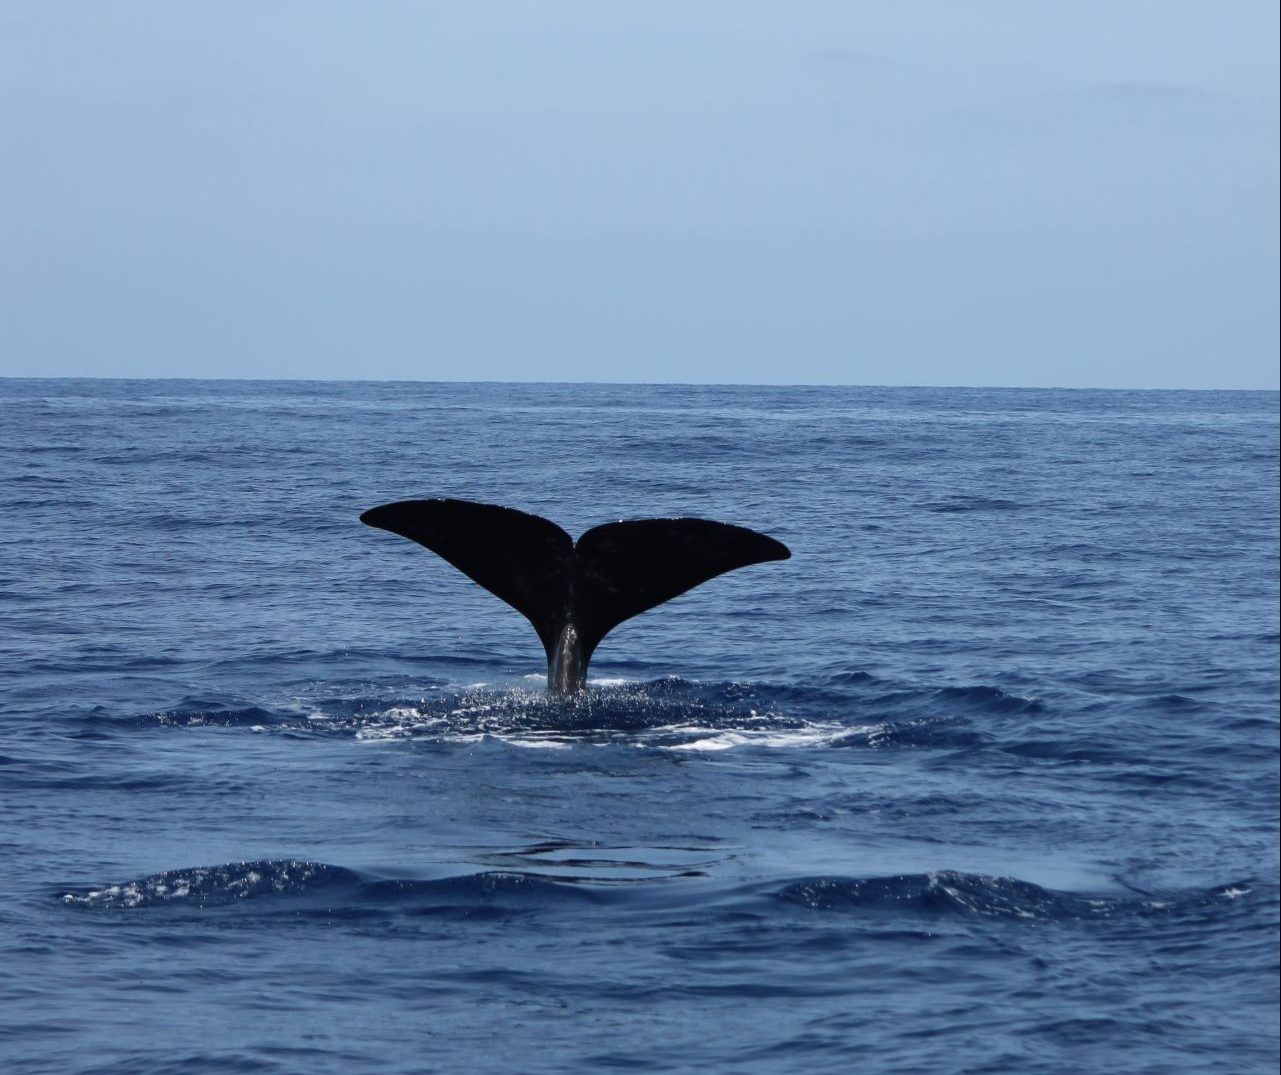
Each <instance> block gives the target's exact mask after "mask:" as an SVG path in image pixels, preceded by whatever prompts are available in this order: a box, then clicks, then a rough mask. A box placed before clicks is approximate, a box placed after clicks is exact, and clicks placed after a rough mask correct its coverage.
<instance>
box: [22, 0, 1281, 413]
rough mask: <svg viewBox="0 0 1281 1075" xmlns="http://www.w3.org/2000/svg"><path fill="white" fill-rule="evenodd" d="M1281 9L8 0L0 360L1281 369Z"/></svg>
mask: <svg viewBox="0 0 1281 1075" xmlns="http://www.w3.org/2000/svg"><path fill="white" fill-rule="evenodd" d="M1277 21H1278V16H1277V5H1276V3H1275V2H1271V0H1270V2H1264V0H1258V2H1254V0H1226V2H1224V3H1217V4H1208V3H1205V2H1203V0H1197V2H1194V3H1187V2H1180V0H1159V2H1143V3H1140V2H1126V0H1112V2H1103V3H1099V2H1093V0H1085V2H1081V0H1078V2H1074V3H1072V4H1063V3H1050V2H1048V0H1047V2H1034V0H999V2H998V0H968V2H961V0H946V2H944V0H919V2H904V0H895V2H885V3H877V2H860V3H849V2H827V3H820V2H813V0H794V2H790V3H787V4H779V3H776V2H768V3H757V2H753V0H734V2H697V0H696V2H691V0H679V2H666V0H646V2H645V3H621V2H610V0H582V2H560V0H548V2H546V3H529V2H526V0H514V2H502V0H494V2H483V0H468V2H461V0H460V2H457V3H431V2H427V0H415V2H408V0H403V2H402V0H377V2H364V3H356V2H350V3H325V2H309V0H293V2H270V0H252V2H239V0H222V2H219V3H217V4H175V3H172V2H168V0H156V2H150V3H142V2H137V0H113V2H112V3H102V2H101V0H91V2H73V0H60V2H57V3H48V2H46V0H6V2H5V3H4V4H3V6H0V28H2V32H0V134H2V138H3V146H4V160H5V164H4V168H3V169H2V170H0V228H2V232H0V274H2V276H3V279H2V280H0V285H2V286H0V375H11V376H43V375H52V376H141V377H158V376H164V377H319V378H408V379H423V380H455V379H462V380H551V381H577V380H605V381H643V382H655V381H693V382H772V383H842V384H920V385H927V384H940V385H961V384H964V385H1045V386H1048V385H1064V386H1097V387H1184V388H1275V387H1276V386H1277V379H1278V373H1277V368H1278V367H1277V348H1278V336H1277V319H1278V300H1277V293H1278V269H1277V262H1278V239H1277V231H1278V208H1277V202H1278V134H1277V130H1278V128H1277V123H1278V103H1277V102H1278V97H1277V78H1278V62H1277V37H1278V26H1277Z"/></svg>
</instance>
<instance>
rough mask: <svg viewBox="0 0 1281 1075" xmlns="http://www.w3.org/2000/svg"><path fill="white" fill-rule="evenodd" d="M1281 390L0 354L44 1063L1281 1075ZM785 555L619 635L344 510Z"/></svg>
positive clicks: (13, 930) (3, 949) (34, 1018)
mask: <svg viewBox="0 0 1281 1075" xmlns="http://www.w3.org/2000/svg"><path fill="white" fill-rule="evenodd" d="M1277 410H1278V404H1277V396H1276V394H1275V393H1257V394H1256V393H1224V394H1217V393H1173V392H1143V393H1125V392H1109V393H1095V392H1056V391H970V390H966V391H958V390H909V389H898V390H882V389H830V388H791V389H774V388H687V387H604V386H600V387H585V386H503V385H453V386H443V385H428V384H400V385H392V384H307V383H260V384H250V383H199V382H168V383H167V382H91V381H15V380H9V381H0V608H2V609H3V620H2V621H0V622H2V626H0V632H2V633H0V722H2V723H0V822H2V828H0V1059H2V1060H3V1067H4V1070H5V1071H7V1072H13V1073H22V1072H53V1071H56V1072H119V1073H125V1072H128V1073H133V1072H141V1071H146V1072H184V1073H185V1072H205V1071H211V1072H223V1071H226V1072H349V1071H379V1072H428V1071H439V1072H456V1071H471V1070H480V1071H512V1072H516V1071H521V1072H561V1071H567V1070H605V1069H623V1070H634V1071H689V1070H713V1071H726V1072H729V1071H733V1072H796V1071H806V1072H848V1071H852V1070H858V1071H865V1072H929V1073H937V1072H954V1071H955V1072H960V1071H966V1072H1012V1073H1034V1072H1045V1073H1056V1075H1057V1073H1065V1072H1104V1071H1105V1072H1152V1073H1158V1072H1161V1073H1164V1072H1175V1071H1177V1072H1202V1071H1204V1072H1211V1071H1213V1072H1216V1073H1221V1072H1254V1071H1258V1072H1263V1071H1269V1072H1271V1071H1274V1070H1275V1064H1276V1059H1277V977H1276V975H1277V937H1278V932H1277V922H1278V884H1277V867H1278V855H1277V792H1278V780H1277V751H1278V723H1277V704H1278V668H1277V654H1278V634H1277V630H1278V627H1277V510H1278V505H1277V482H1278V444H1277V432H1278V423H1277ZM442 495H447V496H459V497H467V498H471V499H477V500H485V501H492V502H497V503H502V504H508V505H512V506H516V507H519V508H522V509H525V510H528V511H534V512H537V513H539V514H543V515H546V516H548V517H550V518H552V519H553V520H555V521H556V522H558V523H560V524H561V525H563V526H564V527H565V528H566V529H567V530H569V531H571V532H572V533H574V534H577V533H580V532H581V531H583V530H585V529H587V528H588V527H591V526H593V525H595V524H597V523H600V522H603V521H606V520H609V519H614V518H620V517H634V516H656V515H700V516H706V517H709V518H714V519H720V520H724V521H728V522H735V523H740V524H743V525H747V526H751V527H754V528H757V529H760V530H764V531H766V532H767V533H770V534H772V535H774V536H776V537H778V538H780V539H781V540H783V541H785V542H786V543H787V544H788V545H789V546H790V547H791V549H792V551H793V558H792V559H791V560H790V561H787V562H785V563H772V564H764V565H759V566H757V567H753V568H749V569H746V570H743V571H739V572H735V573H733V574H731V575H728V576H725V577H723V578H720V579H717V580H714V581H713V582H711V583H709V584H707V585H706V586H704V587H702V588H700V589H698V590H696V591H693V592H691V593H689V594H687V595H685V596H683V597H681V598H679V599H678V600H676V601H675V602H673V603H672V604H670V605H667V606H664V607H662V608H659V609H657V610H655V611H653V612H650V613H647V614H646V615H644V616H642V617H640V618H638V619H636V620H634V621H631V622H629V623H627V624H625V625H623V626H622V627H620V628H618V629H617V630H616V631H615V632H614V633H613V634H611V635H610V636H609V637H608V638H607V639H606V641H605V642H604V643H603V644H602V646H601V647H600V649H599V650H598V651H597V654H596V658H595V660H594V662H593V665H592V673H593V685H592V689H591V691H590V693H589V695H588V696H587V697H586V698H585V699H583V700H579V701H573V702H566V701H556V700H549V699H548V698H546V697H545V696H544V694H543V691H542V678H543V672H544V665H543V657H542V650H541V647H540V646H539V643H538V641H537V639H536V637H535V636H534V633H533V631H532V630H531V629H530V628H529V626H528V625H527V624H526V623H525V622H524V621H523V620H522V619H521V618H520V617H519V616H518V615H516V614H515V613H514V612H512V611H511V610H510V609H508V608H507V607H506V606H504V605H502V604H501V603H499V602H498V601H496V600H495V599H494V598H492V597H491V596H489V595H488V594H486V593H484V592H483V591H481V590H480V589H478V588H477V587H475V586H474V585H472V584H471V583H469V582H468V581H467V580H466V579H465V578H463V577H462V576H461V575H459V574H457V573H456V572H454V571H453V570H452V569H451V568H449V567H448V566H447V565H445V564H444V563H443V562H442V561H440V560H438V559H436V558H435V557H433V556H432V555H431V554H430V553H428V552H426V551H425V550H423V549H421V548H419V547H417V546H415V545H413V544H411V543H410V542H407V541H404V540H402V539H399V538H396V537H394V536H392V535H389V534H386V533H383V532H380V531H374V530H371V529H368V528H366V527H363V526H361V525H360V524H359V523H358V522H357V521H356V516H357V514H358V513H359V512H360V511H361V510H363V509H365V508H368V507H371V506H373V505H375V504H379V503H382V502H385V501H388V500H395V499H402V498H406V497H413V496H423V497H429V496H442Z"/></svg>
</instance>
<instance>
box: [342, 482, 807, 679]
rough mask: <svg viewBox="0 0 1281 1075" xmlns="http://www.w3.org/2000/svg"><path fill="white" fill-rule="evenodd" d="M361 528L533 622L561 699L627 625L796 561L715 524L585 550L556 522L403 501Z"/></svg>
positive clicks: (657, 531)
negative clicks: (416, 549)
mask: <svg viewBox="0 0 1281 1075" xmlns="http://www.w3.org/2000/svg"><path fill="white" fill-rule="evenodd" d="M360 521H361V522H363V523H367V524H368V525H369V526H375V527H378V528H379V529H382V530H389V531H391V532H392V533H393V534H400V535H401V536H402V537H407V538H409V539H410V540H411V541H416V542H418V544H420V545H423V546H426V547H427V548H429V549H431V551H432V552H434V553H436V554H437V555H438V556H440V557H442V558H443V559H445V560H447V561H449V563H451V564H453V565H454V567H456V568H458V570H459V571H461V572H462V573H463V574H464V575H466V576H467V577H468V578H470V579H471V580H472V581H473V582H475V583H477V584H478V585H480V586H483V587H484V588H485V589H486V590H488V591H489V592H490V593H492V594H493V595H494V596H495V597H498V598H500V599H501V600H503V601H505V602H506V603H507V604H509V605H511V607H512V608H514V609H515V610H516V611H517V612H519V613H520V614H521V615H523V616H524V617H525V618H526V619H527V620H529V622H530V623H531V624H533V626H534V630H535V631H537V632H538V638H539V640H540V641H541V642H542V644H543V649H544V650H545V651H546V654H547V685H548V687H549V689H551V690H553V691H556V692H558V693H570V692H573V691H576V690H579V689H581V688H582V687H583V686H584V684H585V683H586V676H587V664H588V662H589V661H590V660H591V657H592V653H593V651H594V650H595V649H596V647H597V646H598V645H599V644H600V641H601V639H603V638H604V637H605V635H607V634H608V633H609V632H610V631H611V630H613V628H615V627H617V626H618V625H619V624H620V623H622V622H623V621H624V620H627V619H630V618H631V617H632V616H636V615H639V614H640V613H642V612H645V611H646V610H647V609H651V608H653V607H654V606H655V605H661V604H662V603H663V602H664V601H670V600H671V599H672V598H673V597H676V596H678V595H680V594H683V593H684V592H685V591H686V590H689V589H692V588H693V587H695V586H697V585H699V583H702V582H706V581H707V580H708V579H712V578H715V577H716V576H717V575H722V574H724V573H725V572H726V571H733V570H734V569H735V568H739V567H747V566H748V565H749V564H757V563H762V562H764V561H766V560H786V559H787V558H788V557H789V556H791V553H790V552H789V551H788V548H787V546H786V545H784V544H783V543H782V542H780V541H775V540H774V539H773V538H771V537H767V536H766V535H764V534H759V533H757V532H756V531H755V530H748V529H747V528H745V527H742V526H731V525H729V524H728V523H717V522H711V521H710V520H707V519H633V520H628V521H623V522H616V523H606V524H604V525H603V526H597V527H594V528H593V529H591V530H588V531H587V533H585V534H583V536H582V537H580V538H579V539H578V541H577V542H576V543H575V542H574V541H573V540H572V539H571V538H570V536H569V535H568V534H567V533H565V531H564V530H562V529H561V528H560V527H559V526H557V525H556V524H555V523H553V522H549V521H548V520H547V519H543V518H540V517H539V516H537V515H529V514H527V513H525V512H523V511H516V510H515V509H514V508H503V507H499V506H497V505H495V504H477V503H473V502H472V501H469V500H448V499H441V500H401V501H397V502H396V503H394V504H383V505H382V506H381V507H377V508H370V509H369V510H368V511H367V512H365V513H364V514H363V515H361V516H360Z"/></svg>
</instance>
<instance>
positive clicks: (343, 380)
mask: <svg viewBox="0 0 1281 1075" xmlns="http://www.w3.org/2000/svg"><path fill="white" fill-rule="evenodd" d="M0 381H142V382H148V381H160V382H172V381H193V382H200V383H208V382H217V383H222V382H226V383H231V384H421V385H529V386H534V385H544V386H547V387H558V386H559V387H580V386H590V387H599V388H608V387H615V388H893V389H906V390H912V391H917V390H945V391H957V390H963V391H973V392H990V391H1004V392H1271V393H1274V394H1275V393H1278V392H1281V386H1274V387H1270V388H1239V387H1238V388H1226V387H1225V388H1205V387H1202V388H1184V387H1176V386H1161V387H1157V386H1151V385H1149V386H1123V385H1108V386H1102V385H1034V384H885V383H881V384H877V383H871V382H861V383H856V382H852V381H849V382H843V383H842V382H830V381H557V380H534V379H527V380H489V379H483V378H482V379H478V380H463V379H453V380H441V379H431V378H415V377H218V376H213V377H191V376H174V377H160V376H143V377H139V376H132V377H131V376H116V375H103V374H80V375H69V374H35V375H29V376H22V375H18V374H7V373H6V374H0Z"/></svg>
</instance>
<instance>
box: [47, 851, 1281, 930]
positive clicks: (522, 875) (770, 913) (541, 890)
mask: <svg viewBox="0 0 1281 1075" xmlns="http://www.w3.org/2000/svg"><path fill="white" fill-rule="evenodd" d="M556 846H558V845H556ZM537 850H538V849H537V848H533V849H526V854H531V853H532V854H536V853H537ZM696 850H702V849H696ZM570 861H571V862H572V861H574V860H572V859H571V860H570ZM689 873H690V874H692V875H693V876H697V877H701V876H702V874H701V873H700V872H699V871H690V872H689ZM681 876H686V875H680V874H678V875H672V876H667V877H662V878H658V879H655V878H654V877H651V876H640V877H636V878H634V879H633V880H632V881H631V882H630V883H629V884H627V885H619V884H618V883H617V882H614V883H609V882H608V881H606V882H604V883H602V880H601V879H599V878H595V877H592V876H581V875H580V876H575V875H566V874H545V873H540V872H537V871H534V870H529V869H524V870H481V871H476V872H472V873H463V874H458V875H454V876H449V877H443V878H433V879H426V880H424V879H414V878H383V877H373V876H368V875H365V874H361V873H358V872H357V871H355V870H351V869H347V868H346V867H343V866H335V865H330V864H327V863H323V862H311V861H306V860H299V859H263V860H257V861H250V862H232V863H225V864H222V865H217V866H202V867H191V868H186V869H175V870H166V871H163V872H161V873H155V874H149V875H147V876H145V877H140V878H137V879H136V880H132V881H126V882H123V883H118V884H106V885H100V886H96V887H88V888H81V889H60V890H58V891H57V892H56V898H57V899H58V900H59V901H60V902H61V903H63V904H64V905H67V906H70V907H78V908H91V909H92V908H96V909H102V910H117V911H120V910H129V911H132V910H145V909H152V908H164V907H169V908H188V909H196V910H209V909H216V908H225V907H232V906H238V905H244V904H250V903H252V904H253V905H254V906H257V907H260V908H263V909H264V910H265V911H267V912H270V911H271V910H272V909H273V908H276V909H280V910H283V911H286V912H287V913H289V914H306V913H308V912H314V913H320V914H324V915H325V916H327V917H334V916H344V915H345V916H349V917H350V916H359V915H362V914H383V913H401V914H412V915H428V914H430V915H440V916H452V917H461V918H474V917H480V916H491V917H492V916H494V915H501V914H514V913H529V912H533V911H555V910H558V909H561V908H566V907H569V908H571V909H576V908H581V907H583V906H584V905H597V906H606V905H608V906H611V907H615V908H617V909H618V910H619V911H624V912H625V911H627V910H641V911H647V912H648V911H652V910H655V909H658V910H663V909H678V910H680V911H682V912H683V913H684V912H695V913H696V912H697V911H698V910H699V908H700V906H701V907H702V908H703V909H704V910H705V911H706V912H707V913H709V914H717V915H719V914H730V915H733V916H741V915H742V914H743V913H748V914H752V915H756V916H763V917H766V918H769V917H776V916H777V915H779V914H783V913H788V912H787V909H788V908H793V909H794V908H798V907H799V908H803V909H804V910H805V911H808V912H817V913H823V914H839V915H845V916H855V917H859V918H864V919H871V918H884V917H887V916H888V917H891V918H894V919H904V918H906V919H921V918H926V919H937V918H959V919H1001V920H1007V921H1012V922H1013V921H1025V922H1060V923H1086V922H1091V921H1115V920H1117V919H1126V918H1136V917H1137V918H1146V917H1152V916H1168V917H1175V916H1180V915H1188V914H1192V915H1198V916H1204V915H1205V914H1206V913H1207V912H1211V911H1213V910H1214V909H1216V908H1218V909H1227V908H1230V907H1233V906H1235V905H1237V904H1244V903H1248V902H1250V901H1251V900H1252V899H1254V898H1256V897H1262V898H1263V899H1265V900H1266V899H1267V898H1268V892H1267V891H1266V890H1267V888H1268V886H1267V885H1266V884H1261V883H1259V882H1256V881H1253V880H1249V879H1246V880H1239V881H1234V882H1231V883H1229V884H1224V885H1218V886H1215V887H1213V888H1208V889H1196V890H1191V891H1183V892H1177V893H1171V894H1165V895H1158V894H1152V893H1142V894H1134V893H1127V894H1124V895H1116V894H1089V893H1076V892H1063V891H1058V890H1055V889H1050V888H1044V887H1042V886H1040V885H1036V884H1032V883H1031V882H1028V881H1022V880H1019V879H1018V878H1012V877H992V876H987V875H983V874H973V873H963V872H957V871H937V872H928V873H919V874H900V875H894V876H887V877H865V878H859V877H804V878H792V879H784V880H775V881H770V882H764V883H760V882H758V883H754V884H746V885H740V886H737V887H733V886H731V887H726V886H718V885H714V884H704V885H701V886H696V887H691V886H689V885H682V884H675V885H673V884H672V882H673V881H676V880H678V878H679V877H681ZM1272 900H1273V902H1275V893H1273V894H1272ZM575 913H578V912H577V911H575Z"/></svg>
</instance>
